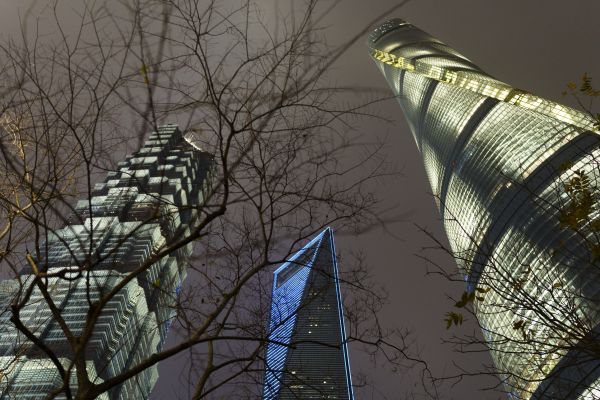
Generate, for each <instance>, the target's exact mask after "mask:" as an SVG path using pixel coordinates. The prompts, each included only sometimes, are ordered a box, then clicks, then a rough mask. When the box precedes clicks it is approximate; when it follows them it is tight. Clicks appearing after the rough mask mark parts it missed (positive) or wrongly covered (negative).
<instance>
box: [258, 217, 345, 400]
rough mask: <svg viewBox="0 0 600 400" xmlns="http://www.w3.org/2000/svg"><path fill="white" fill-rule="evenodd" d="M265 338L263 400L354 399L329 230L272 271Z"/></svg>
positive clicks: (333, 251) (333, 252)
mask: <svg viewBox="0 0 600 400" xmlns="http://www.w3.org/2000/svg"><path fill="white" fill-rule="evenodd" d="M269 332H270V335H269V340H270V342H269V344H268V345H267V354H266V368H265V378H264V388H263V399H265V400H275V399H277V400H286V399H290V400H291V399H339V400H352V399H353V394H352V381H351V377H350V364H349V361H348V349H347V346H346V342H345V339H346V333H345V331H344V315H343V309H342V301H341V296H340V285H339V280H338V272H337V264H336V260H335V248H334V244H333V233H332V231H331V229H330V228H327V229H325V230H324V231H323V232H321V233H320V234H319V235H318V236H316V237H315V238H314V239H313V240H311V241H310V243H308V244H307V245H306V246H305V247H304V248H303V249H302V250H300V251H298V252H297V253H296V254H294V255H293V256H292V257H291V258H290V259H289V261H287V262H286V263H285V264H283V265H282V266H281V267H279V268H278V269H277V270H276V271H275V273H274V277H273V296H272V303H271V320H270V325H269Z"/></svg>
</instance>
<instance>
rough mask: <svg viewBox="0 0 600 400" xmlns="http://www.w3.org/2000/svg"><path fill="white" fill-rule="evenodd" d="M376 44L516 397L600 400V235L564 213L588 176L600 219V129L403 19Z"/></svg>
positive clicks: (388, 26) (381, 31)
mask: <svg viewBox="0 0 600 400" xmlns="http://www.w3.org/2000/svg"><path fill="white" fill-rule="evenodd" d="M507 24H508V25H510V21H507ZM508 25H507V26H508ZM507 29H510V28H508V27H507ZM549 29H550V28H549ZM473 34H477V32H476V31H475V30H474V31H473ZM369 45H370V52H371V55H372V57H373V59H374V60H375V63H376V64H377V66H378V67H379V68H380V70H381V72H382V73H383V75H384V76H385V78H386V80H387V81H388V83H389V85H390V87H391V88H392V90H393V92H394V93H395V94H396V96H397V99H398V101H399V103H400V106H401V107H402V110H403V111H404V114H405V116H406V119H407V121H408V124H409V126H410V129H411V131H412V134H413V136H414V140H415V142H416V145H417V148H418V150H419V151H420V152H421V155H422V157H423V162H424V164H425V170H426V172H427V175H428V178H429V183H430V184H431V190H432V192H433V194H434V196H435V198H436V201H437V205H438V207H439V211H440V213H441V215H442V218H443V222H444V227H445V229H446V233H447V235H448V239H449V241H450V245H451V247H452V250H453V252H454V255H455V258H456V261H457V263H458V266H459V268H460V271H461V273H462V274H463V275H464V279H465V281H466V283H467V291H468V293H476V294H477V296H478V297H480V298H481V299H477V298H474V307H475V311H476V313H477V318H478V320H479V323H480V324H481V326H482V328H483V333H484V336H485V339H486V341H487V343H488V346H489V348H490V349H491V353H492V357H493V359H494V361H495V364H496V366H497V367H498V370H499V371H500V372H501V373H502V378H503V380H504V381H505V382H506V384H507V390H508V391H509V392H510V393H511V395H512V396H513V398H520V399H529V398H533V399H588V398H589V399H591V398H598V396H599V395H600V384H599V383H600V382H599V381H598V378H599V377H600V356H599V355H600V352H598V351H597V350H594V348H597V347H598V344H599V343H600V340H599V338H600V336H599V335H598V333H597V332H599V328H600V312H599V311H598V310H600V268H599V263H598V257H594V256H593V254H592V255H590V247H592V246H590V244H593V243H596V241H597V237H596V236H595V235H597V232H598V228H597V227H594V226H587V225H586V226H583V227H582V228H581V229H580V231H579V232H575V230H574V229H567V228H565V226H564V225H565V222H564V221H565V214H564V212H563V211H564V210H565V206H569V205H571V206H572V205H573V204H575V203H574V202H573V201H577V200H573V196H576V195H577V193H576V191H572V192H571V200H572V201H571V200H570V197H569V194H568V193H566V190H565V186H564V185H565V183H567V182H575V181H573V179H575V178H577V176H583V175H585V176H586V179H587V181H579V182H581V185H582V186H581V187H583V186H585V187H586V190H588V193H592V194H591V195H590V196H591V197H590V201H591V200H592V198H593V199H594V200H593V201H594V206H593V209H590V210H592V211H591V213H590V214H589V217H590V219H592V220H593V219H596V220H598V219H597V218H598V207H596V205H597V202H598V194H599V191H598V187H599V183H600V174H599V168H598V157H599V156H600V133H599V132H598V129H597V126H595V121H594V119H593V118H591V117H590V116H589V115H587V114H585V113H582V112H579V111H576V110H573V109H571V108H569V107H566V106H563V105H561V104H557V103H554V102H552V101H548V100H546V99H543V98H540V97H538V96H535V95H533V94H531V93H527V92H525V91H522V90H519V89H516V88H513V87H512V86H510V85H507V84H505V83H503V82H500V81H498V80H496V79H494V78H492V77H490V76H489V75H487V74H486V73H484V72H483V71H482V70H481V69H480V68H479V67H478V66H477V65H475V64H473V63H472V62H471V61H470V60H468V59H467V58H465V57H464V56H463V55H461V54H460V53H458V52H457V51H456V50H454V49H453V48H451V47H449V46H448V45H446V44H444V43H442V42H441V41H440V40H438V39H436V38H434V37H432V36H431V35H429V34H427V33H426V32H423V31H422V30H420V29H418V28H416V27H415V26H413V25H411V24H409V23H407V22H405V21H402V20H399V19H395V20H391V21H388V22H386V23H384V24H383V25H381V26H380V27H378V28H377V29H375V30H374V32H373V33H372V35H371V37H370V41H369ZM489 51H494V46H493V44H491V43H490V45H489ZM514 61H515V62H516V63H522V62H523V61H522V60H514ZM560 62H561V58H560V51H557V64H556V65H557V66H558V67H560ZM576 190H578V189H576ZM580 193H583V191H582V190H580ZM586 196H587V195H586ZM584 200H585V199H584ZM575 217H576V216H575ZM561 219H562V221H563V222H562V224H561ZM567 223H568V221H567ZM592 250H593V247H592ZM596 250H597V249H596ZM477 290H479V291H477ZM488 290H489V291H488ZM559 331H560V332H561V333H560V334H559ZM586 346H587V347H586ZM586 349H587V351H586Z"/></svg>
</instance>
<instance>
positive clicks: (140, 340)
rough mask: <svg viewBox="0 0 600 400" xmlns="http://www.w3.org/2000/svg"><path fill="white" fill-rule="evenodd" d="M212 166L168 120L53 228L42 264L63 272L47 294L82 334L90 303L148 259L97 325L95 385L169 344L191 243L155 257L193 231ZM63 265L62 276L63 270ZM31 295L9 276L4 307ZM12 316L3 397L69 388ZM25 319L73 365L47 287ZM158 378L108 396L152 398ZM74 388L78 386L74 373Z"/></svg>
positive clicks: (4, 332)
mask: <svg viewBox="0 0 600 400" xmlns="http://www.w3.org/2000/svg"><path fill="white" fill-rule="evenodd" d="M210 163H211V158H210V157H209V156H208V155H207V154H206V153H204V152H202V151H200V150H198V149H197V148H195V147H194V146H193V144H192V143H191V142H189V141H187V140H185V138H184V137H183V135H182V133H181V131H179V129H178V128H177V127H176V126H174V125H166V126H162V127H160V128H159V129H158V132H153V133H152V134H151V135H150V137H149V138H148V140H147V141H146V143H145V145H144V146H143V147H142V148H141V149H140V150H139V151H137V152H135V153H134V154H132V155H130V156H128V157H127V158H126V159H125V161H124V162H120V163H119V164H118V167H119V169H118V170H117V171H114V172H110V173H108V176H107V178H106V180H105V181H104V182H102V183H98V184H96V185H95V187H94V189H93V190H92V191H91V197H90V199H88V200H81V201H79V202H78V203H77V206H76V207H75V216H74V217H72V218H71V219H70V222H69V223H68V224H67V225H66V226H64V227H63V228H61V229H59V230H57V231H55V232H53V233H51V232H48V235H49V237H48V240H47V241H46V242H45V244H43V245H42V246H41V253H42V254H44V256H43V257H42V259H40V260H33V265H37V267H36V268H37V269H39V270H42V271H43V270H45V269H46V268H47V272H48V274H53V275H54V277H51V278H47V280H46V281H45V282H47V283H46V284H47V287H48V292H49V294H50V296H51V299H52V301H53V302H54V304H55V305H56V309H57V310H60V311H59V312H60V315H61V316H62V318H63V319H64V321H65V323H66V325H67V326H68V327H69V329H70V330H71V331H72V333H73V335H75V336H79V335H81V334H82V329H83V327H84V323H85V320H86V313H87V311H88V309H89V307H88V304H89V302H94V301H97V300H98V299H100V297H102V296H104V295H106V294H107V293H108V292H109V291H110V290H112V289H113V288H114V287H115V286H116V285H118V284H119V283H120V282H122V281H123V278H125V277H127V276H128V275H130V274H131V273H132V272H134V271H136V269H138V268H143V267H144V266H148V265H149V267H148V268H145V269H144V270H143V272H141V273H139V274H138V275H136V277H135V278H134V279H132V280H130V281H129V282H128V283H127V284H126V285H125V286H124V287H123V288H122V289H121V290H120V291H118V292H117V294H116V295H115V296H114V297H113V298H112V299H110V300H109V301H108V303H107V304H106V305H105V306H104V307H103V309H102V312H101V313H100V316H99V317H98V319H97V322H96V323H95V325H94V328H93V332H92V334H91V337H90V339H89V342H88V343H87V345H86V346H85V360H86V368H87V369H88V372H89V374H90V377H91V379H92V382H94V383H101V382H103V381H106V379H109V378H111V377H114V376H116V375H118V374H120V373H122V372H123V371H126V370H128V369H129V368H130V367H131V366H133V365H136V364H137V363H138V362H140V361H141V360H144V359H146V358H148V357H149V356H150V355H152V354H154V353H156V352H158V351H160V350H161V348H162V346H163V343H164V341H165V338H166V335H167V331H168V329H169V325H170V323H171V321H172V320H173V318H174V316H175V315H174V314H175V309H174V306H175V303H176V299H177V296H178V293H179V291H180V288H181V284H182V282H183V280H184V279H185V277H186V262H187V259H188V257H189V256H190V254H191V251H192V245H191V244H187V245H185V246H183V247H180V248H179V249H177V250H175V251H173V252H172V253H170V254H168V255H167V256H164V257H161V258H159V259H158V260H156V261H154V262H152V259H151V257H153V256H154V255H155V254H157V252H159V251H161V250H162V249H164V245H165V244H170V243H173V242H174V241H175V240H176V239H177V238H181V237H185V235H188V234H189V233H190V228H193V225H194V223H195V221H196V219H197V216H198V208H197V207H198V205H200V204H202V203H203V196H204V195H205V184H206V182H207V173H208V170H209V166H210ZM149 260H150V261H149ZM33 268H34V267H33V266H32V267H31V269H30V270H29V271H25V272H24V273H23V275H22V276H21V277H20V279H21V281H22V284H23V287H28V286H29V285H28V284H29V283H30V282H31V281H32V279H33V277H34V274H35V273H38V272H39V271H34V270H33ZM60 271H62V272H63V274H62V275H60V274H56V273H57V272H60ZM24 296H25V293H24V292H19V281H18V280H17V279H14V280H7V281H3V282H0V303H1V304H2V306H4V307H6V305H7V304H9V303H10V302H12V301H14V299H15V297H16V298H17V299H19V300H24ZM3 309H4V310H5V309H6V308H3ZM10 314H11V313H10V312H4V313H2V315H0V355H1V357H0V366H1V368H2V374H1V375H0V393H1V394H0V398H2V399H12V398H18V399H46V398H48V397H47V396H48V395H49V393H51V392H52V391H53V390H55V389H57V388H60V387H61V386H62V379H61V378H60V375H59V373H58V370H57V367H56V366H55V364H54V363H53V362H52V360H51V359H50V358H49V357H48V355H47V353H46V352H44V350H43V349H41V348H39V347H38V346H36V345H33V343H32V342H31V341H30V340H29V339H28V338H27V337H25V336H24V335H23V334H21V333H20V332H19V331H17V330H16V328H15V327H14V325H13V324H12V323H11V322H10V320H9V318H10ZM20 317H21V321H23V323H24V324H25V326H26V327H27V328H29V329H30V330H31V331H32V332H33V333H34V334H35V336H36V337H37V338H39V339H41V341H42V342H43V343H44V345H45V346H46V347H47V348H48V349H49V350H50V351H51V352H52V353H53V354H54V355H55V356H56V358H57V359H58V360H59V361H60V363H61V364H62V365H63V366H64V368H65V369H68V368H69V367H70V366H71V362H70V360H71V356H72V348H71V346H70V345H69V343H68V342H67V339H66V338H65V336H64V334H63V330H62V329H61V327H60V326H59V324H58V323H57V321H56V318H54V317H53V314H52V310H51V309H50V308H49V306H48V302H47V301H46V300H44V298H43V296H42V293H41V292H40V290H38V289H34V290H33V291H32V293H31V296H30V298H29V299H27V300H26V305H25V307H24V308H23V309H22V310H21V311H20ZM157 378H158V372H157V366H156V365H154V366H152V367H150V368H148V369H147V370H145V371H143V372H141V373H139V374H138V375H136V376H134V377H133V378H131V379H129V380H127V381H125V382H124V383H123V384H121V385H118V386H116V387H114V388H113V389H111V390H110V391H108V392H105V393H104V394H103V395H102V396H101V397H100V398H103V399H128V400H129V399H146V398H148V396H149V393H150V391H151V390H152V387H153V386H154V384H155V383H156V380H157ZM71 387H72V389H74V390H75V391H76V390H77V380H76V377H75V373H74V372H73V374H72V375H71ZM55 398H65V396H64V394H63V395H61V396H58V397H55Z"/></svg>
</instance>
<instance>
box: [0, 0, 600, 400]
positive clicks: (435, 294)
mask: <svg viewBox="0 0 600 400" xmlns="http://www.w3.org/2000/svg"><path fill="white" fill-rule="evenodd" d="M273 1H277V0H263V1H258V3H259V4H260V3H262V4H264V5H265V7H272V4H273ZM398 3H399V2H398V1H397V0H370V1H365V0H347V1H341V4H340V5H339V6H338V7H337V8H336V10H335V11H333V12H332V13H331V14H330V15H329V17H328V18H327V20H326V22H325V24H326V25H327V26H328V31H327V40H328V41H329V43H330V44H332V45H335V44H339V43H342V42H344V41H345V40H347V39H348V38H350V37H351V36H354V35H355V34H356V32H357V31H358V30H360V29H361V28H363V27H364V26H365V24H367V23H369V22H370V21H372V20H373V18H375V17H376V16H378V15H380V14H381V13H383V12H384V11H385V10H386V9H389V8H390V7H392V6H393V5H395V4H398ZM18 4H19V2H18V1H16V0H0V32H1V36H2V37H4V38H6V37H7V36H8V35H11V34H14V33H15V32H17V31H18V30H17V28H18V26H17V18H16V15H17V7H18ZM599 16H600V2H598V1H597V0H570V1H559V0H501V1H493V0H443V1H442V0H412V1H410V2H408V4H406V5H405V6H404V7H402V8H401V9H399V10H396V11H395V12H394V13H392V14H390V15H389V16H388V18H393V17H399V18H402V19H405V20H407V21H409V22H411V23H412V24H414V25H416V26H418V27H419V28H421V29H423V30H425V31H427V32H429V33H431V34H432V35H433V36H435V37H437V38H438V39H440V40H442V41H443V42H445V43H447V44H449V45H450V46H452V47H454V48H455V49H456V50H458V51H459V52H460V53H462V54H463V55H465V56H466V57H467V58H469V59H470V60H471V61H473V62H474V63H475V64H477V65H478V66H480V67H481V68H482V69H483V70H484V71H486V72H487V73H489V74H490V75H492V76H493V77H495V78H497V79H499V80H501V81H504V82H506V83H508V84H511V85H513V86H515V87H518V88H520V89H524V90H526V91H529V92H532V93H535V94H537V95H540V96H542V97H546V98H548V99H551V100H554V101H558V102H563V103H566V104H569V105H572V104H571V103H569V101H568V99H565V98H563V97H562V96H561V92H562V91H563V90H564V88H565V86H566V83H567V82H569V81H577V80H579V77H580V76H581V75H582V73H583V72H588V73H589V74H591V76H592V78H593V79H594V78H596V79H597V80H600V51H599V49H598V45H597V43H598V42H597V41H598V38H599V37H600V24H599V23H598V18H599ZM365 42H366V36H365V37H364V38H362V39H361V40H359V41H358V42H357V43H356V44H355V45H354V46H353V47H352V48H351V49H350V50H349V51H348V52H347V53H346V54H345V55H344V56H343V57H342V59H341V60H339V62H337V63H336V65H335V66H334V68H335V70H334V71H333V73H332V75H331V76H332V79H335V80H337V83H338V84H339V85H342V86H353V85H354V86H361V87H365V86H367V87H373V86H374V87H380V88H387V84H386V82H385V80H384V78H383V76H382V75H381V73H380V72H379V70H378V69H377V68H376V66H375V64H374V63H373V61H372V60H371V59H370V57H369V54H368V51H367V47H366V44H365ZM389 94H390V95H392V92H391V90H390V91H389ZM378 111H379V112H380V113H381V115H382V116H384V117H385V118H388V119H391V120H393V121H394V122H393V123H390V124H385V123H383V122H380V121H376V120H364V121H356V126H355V129H356V132H357V133H360V134H361V135H363V136H364V138H365V141H372V142H375V141H378V140H384V139H385V140H386V141H387V144H386V149H385V151H386V155H387V157H388V158H389V160H390V161H392V162H393V163H394V164H395V166H396V168H397V169H398V170H400V171H401V172H402V174H401V175H400V176H398V177H397V178H391V179H390V180H388V181H386V182H385V184H382V185H380V188H379V192H378V196H379V197H380V198H381V199H382V200H383V201H384V202H385V205H387V206H392V205H393V206H394V207H395V209H394V210H395V211H396V213H397V214H398V215H402V216H403V217H404V221H403V222H400V223H395V224H392V225H389V226H388V227H387V229H388V231H385V230H382V229H375V230H372V231H369V232H368V233H366V234H364V235H362V236H360V237H358V238H356V237H353V236H350V235H338V236H336V245H337V250H338V252H339V253H341V255H342V262H341V263H340V268H341V269H343V268H344V265H343V257H344V253H345V252H347V251H348V250H349V249H350V248H357V247H358V246H360V247H361V248H362V249H363V250H364V253H365V255H366V260H367V262H368V264H369V268H371V269H372V271H373V273H374V275H375V276H376V277H377V280H378V281H379V282H381V283H385V284H386V286H387V290H388V291H389V293H390V298H389V300H390V304H389V305H388V306H387V307H386V308H385V309H384V310H383V313H382V320H383V321H384V323H385V324H387V326H388V327H390V328H391V327H399V328H405V329H410V330H411V331H412V336H411V337H412V339H413V340H414V343H413V345H414V346H418V348H419V349H420V350H421V356H422V357H423V359H424V360H426V361H427V362H428V363H430V366H431V367H432V369H433V372H434V373H435V374H437V375H439V376H442V375H445V374H446V375H452V374H454V373H456V372H457V370H456V367H454V366H453V365H452V362H453V360H458V362H459V363H461V365H465V366H467V367H469V368H471V369H473V370H479V369H480V368H481V366H480V365H481V364H482V363H484V364H485V363H487V364H489V363H490V362H491V360H490V359H489V356H487V355H486V354H476V355H473V356H469V357H461V356H459V355H457V354H456V353H454V352H452V349H451V348H450V346H448V345H444V344H442V340H443V338H448V337H449V335H450V334H451V333H453V332H456V333H458V334H461V333H462V334H469V333H471V332H473V331H475V330H476V328H475V326H474V325H473V324H472V323H469V322H468V321H467V322H466V323H465V324H464V325H463V326H462V327H461V328H458V329H451V330H450V331H446V329H445V324H444V321H443V319H444V313H445V312H447V311H450V310H451V309H452V305H453V303H454V302H453V301H452V300H450V299H449V298H448V296H457V295H459V294H460V293H462V291H463V289H464V288H463V287H461V286H460V285H458V284H450V283H448V282H447V281H445V280H444V279H443V278H438V277H435V276H425V272H426V271H427V267H428V266H427V262H426V261H424V260H423V258H422V257H433V258H435V260H437V261H438V262H441V263H442V264H444V265H447V266H448V268H454V262H453V261H452V260H451V259H450V258H449V257H448V256H443V255H441V254H439V253H431V252H426V251H424V250H423V248H424V247H428V246H433V245H434V243H433V242H432V241H431V239H429V238H427V237H426V236H425V235H424V234H423V233H422V232H420V230H419V228H418V227H417V225H419V226H422V227H426V228H427V229H429V230H431V231H432V232H433V233H434V234H435V235H436V236H437V237H439V238H440V239H442V240H445V239H444V233H443V232H442V228H441V222H440V220H439V214H438V212H437V210H436V208H435V205H434V201H433V198H432V196H431V194H430V189H429V185H428V182H427V178H426V176H425V173H424V169H423V166H422V163H421V158H420V156H419V154H418V151H417V148H416V146H415V144H414V142H413V140H412V137H411V135H410V132H409V131H408V127H407V125H406V123H405V121H404V119H403V117H402V113H401V109H400V107H399V105H398V104H397V103H396V102H395V100H390V101H386V102H384V103H382V104H381V105H380V106H379V107H378ZM334 228H335V227H334ZM356 350H357V349H356V348H355V347H354V346H351V348H350V360H351V366H352V370H353V372H354V373H358V372H366V373H368V374H370V375H371V377H372V379H374V382H375V387H376V388H375V390H374V391H373V392H372V395H373V397H374V398H387V399H402V398H407V396H406V395H407V394H409V393H411V392H413V391H414V392H416V393H420V392H421V389H420V388H419V384H418V378H419V376H418V373H415V371H418V370H416V369H413V370H412V371H406V370H402V369H400V370H398V371H397V372H395V373H393V372H391V371H389V368H388V367H386V366H385V365H381V366H380V367H373V365H372V364H370V362H369V360H368V357H367V356H365V355H364V354H361V353H359V352H358V351H356ZM178 362H180V361H177V360H174V361H167V362H163V363H162V364H161V365H160V368H159V369H160V379H159V382H158V384H157V386H156V388H155V391H154V393H153V396H152V398H153V399H170V398H172V394H173V391H174V389H175V388H176V387H178V386H179V385H180V383H179V380H178V374H179V372H178V368H177V367H176V366H177V363H178ZM490 383H492V384H493V383H494V381H493V380H491V381H490V380H489V379H486V378H482V377H475V378H471V379H467V380H464V381H463V382H461V383H459V384H458V385H456V386H454V387H450V386H449V385H446V386H444V388H443V390H442V392H441V393H440V394H441V397H442V398H444V399H484V400H486V399H503V398H504V397H503V395H502V394H500V393H498V392H493V391H486V392H482V391H481V389H482V388H483V387H484V386H485V385H489V384H490ZM359 393H361V394H363V395H364V398H370V394H371V392H369V393H368V394H369V396H367V393H364V392H359ZM357 394H358V393H357ZM415 398H422V397H420V396H416V397H415Z"/></svg>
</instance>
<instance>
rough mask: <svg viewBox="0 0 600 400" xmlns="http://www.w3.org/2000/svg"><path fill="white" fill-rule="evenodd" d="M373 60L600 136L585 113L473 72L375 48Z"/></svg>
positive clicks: (592, 120)
mask: <svg viewBox="0 0 600 400" xmlns="http://www.w3.org/2000/svg"><path fill="white" fill-rule="evenodd" d="M371 57H373V59H375V60H377V61H380V62H382V63H384V64H387V65H390V66H392V67H394V68H399V69H402V70H405V71H410V72H414V73H417V74H419V75H422V76H425V77H427V78H429V79H434V80H436V81H439V82H443V83H448V84H451V85H454V86H458V87H460V88H464V89H467V90H470V91H473V92H475V93H478V94H481V95H484V96H487V97H492V98H494V99H497V100H499V101H502V102H505V103H509V104H513V105H515V106H518V107H522V108H526V109H528V110H533V111H535V112H537V113H540V114H543V115H545V116H548V117H551V118H554V119H557V120H559V121H561V122H565V123H567V124H570V125H573V126H576V127H578V128H581V129H584V130H588V131H591V132H594V133H598V134H600V131H599V130H598V129H595V128H594V124H595V121H594V119H593V118H591V117H590V116H588V115H586V114H585V113H582V112H580V111H577V110H575V109H573V108H570V107H567V106H564V105H561V104H558V103H555V102H553V101H550V100H546V99H543V98H541V97H538V96H535V95H533V94H531V93H528V92H525V91H523V90H520V89H516V88H514V87H512V86H510V85H507V84H505V83H502V82H493V81H489V80H486V79H484V78H483V77H481V78H474V77H473V73H474V72H473V71H469V72H463V71H452V70H449V69H446V68H443V67H439V66H437V65H430V64H428V63H427V62H425V61H422V60H416V61H412V60H409V59H407V58H404V57H401V56H396V55H394V54H391V53H388V52H385V51H381V50H378V49H374V48H371Z"/></svg>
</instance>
